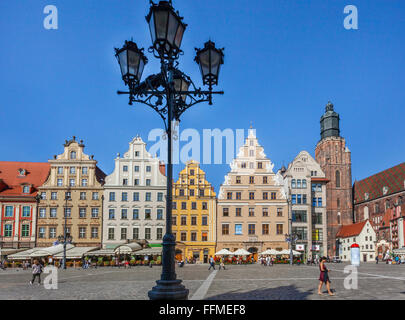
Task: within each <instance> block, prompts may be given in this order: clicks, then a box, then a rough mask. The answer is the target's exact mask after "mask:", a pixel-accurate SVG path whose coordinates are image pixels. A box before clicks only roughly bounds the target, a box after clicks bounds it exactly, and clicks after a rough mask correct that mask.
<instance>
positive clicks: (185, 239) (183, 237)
mask: <svg viewBox="0 0 405 320" xmlns="http://www.w3.org/2000/svg"><path fill="white" fill-rule="evenodd" d="M180 239H181V241H187V233H185V232H182V233H181V235H180Z"/></svg>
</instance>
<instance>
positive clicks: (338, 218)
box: [337, 212, 340, 224]
mask: <svg viewBox="0 0 405 320" xmlns="http://www.w3.org/2000/svg"><path fill="white" fill-rule="evenodd" d="M337 223H338V224H340V212H338V214H337Z"/></svg>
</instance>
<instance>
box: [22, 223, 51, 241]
mask: <svg viewBox="0 0 405 320" xmlns="http://www.w3.org/2000/svg"><path fill="white" fill-rule="evenodd" d="M54 229H55V228H54ZM55 234H56V231H55ZM29 236H30V225H29V224H23V225H22V226H21V237H24V238H25V237H29Z"/></svg>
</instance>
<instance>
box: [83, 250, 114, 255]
mask: <svg viewBox="0 0 405 320" xmlns="http://www.w3.org/2000/svg"><path fill="white" fill-rule="evenodd" d="M113 255H114V250H111V249H100V250H94V251H91V252H88V254H86V256H90V257H92V256H97V257H99V256H113Z"/></svg>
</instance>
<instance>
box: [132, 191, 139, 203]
mask: <svg viewBox="0 0 405 320" xmlns="http://www.w3.org/2000/svg"><path fill="white" fill-rule="evenodd" d="M133 199H134V201H139V192H134V196H133Z"/></svg>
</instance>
